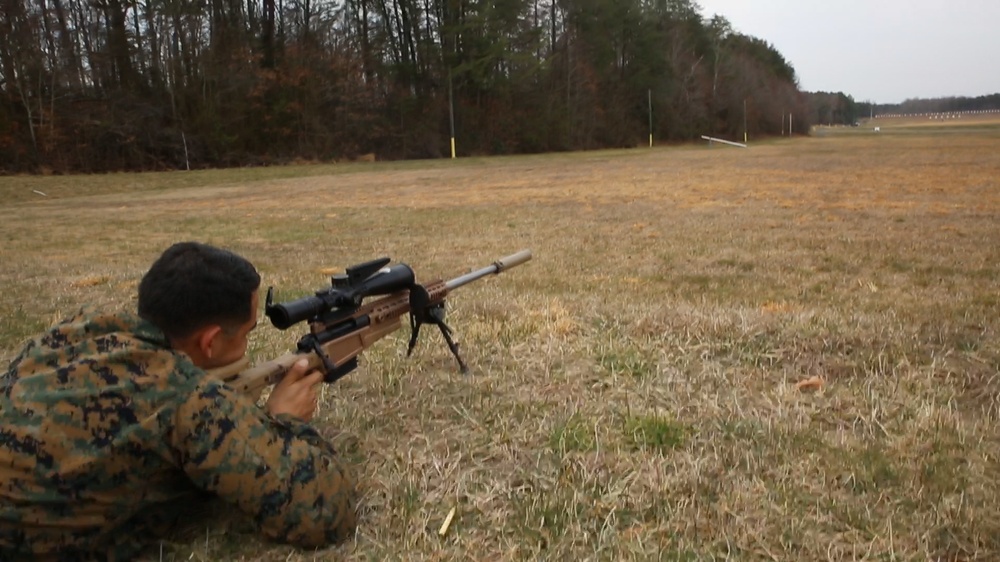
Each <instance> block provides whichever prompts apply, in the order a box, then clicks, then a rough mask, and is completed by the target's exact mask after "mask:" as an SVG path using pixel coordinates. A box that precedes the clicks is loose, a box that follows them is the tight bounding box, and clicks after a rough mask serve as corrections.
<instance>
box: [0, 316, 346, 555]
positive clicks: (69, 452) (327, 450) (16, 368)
mask: <svg viewBox="0 0 1000 562" xmlns="http://www.w3.org/2000/svg"><path fill="white" fill-rule="evenodd" d="M353 488H354V486H353V483H352V481H351V480H350V478H349V476H348V475H347V473H346V471H345V470H344V469H343V467H342V466H341V465H340V464H339V463H338V461H337V459H336V458H335V457H334V452H333V448H332V447H331V446H330V445H329V444H328V443H327V442H326V441H325V440H324V439H322V438H321V437H320V436H319V434H317V433H316V432H315V430H313V429H312V428H311V427H309V426H308V425H306V424H305V423H302V422H300V421H298V420H296V419H294V418H292V417H288V416H284V415H282V416H278V417H277V418H273V417H270V416H268V415H267V414H266V413H265V412H264V411H263V410H262V409H261V408H260V407H258V406H257V405H256V404H254V403H253V402H251V401H250V400H249V399H248V398H246V397H245V396H243V395H242V394H239V393H237V392H236V391H235V390H233V389H231V388H229V387H228V386H226V385H224V384H222V383H221V382H219V381H217V380H213V379H209V378H208V377H207V376H206V375H205V373H204V371H202V370H201V369H199V368H197V367H196V366H195V365H194V364H192V363H191V361H190V359H189V358H188V357H187V356H186V355H185V354H182V353H179V352H174V351H171V350H170V349H169V346H168V344H167V340H166V338H165V337H164V335H163V334H162V332H160V331H159V330H158V329H157V328H156V327H154V326H153V325H151V324H149V323H148V322H145V321H143V320H141V319H139V318H138V317H136V316H134V315H131V314H116V315H110V314H108V315H101V314H96V313H94V312H92V311H88V310H84V311H81V312H80V313H79V314H78V315H76V316H75V317H73V318H70V319H68V320H66V321H64V322H62V323H60V324H58V325H56V326H54V327H53V328H52V329H50V330H49V331H48V332H46V333H44V334H43V335H41V336H40V337H38V338H36V339H34V340H32V341H30V342H29V343H28V344H27V346H26V347H25V348H24V350H23V351H22V352H21V353H20V355H18V356H17V358H15V359H14V361H13V362H12V363H11V365H10V367H9V369H8V371H7V372H6V373H5V374H3V375H0V560H8V559H19V558H25V559H43V558H52V559H79V558H81V557H91V556H93V557H99V558H101V559H112V560H115V559H127V558H129V557H131V556H133V555H135V554H136V553H137V552H138V551H139V549H141V547H142V546H143V544H144V543H147V542H150V541H151V540H152V537H151V535H155V533H157V532H159V531H160V530H162V529H163V528H164V526H166V525H170V524H172V523H173V522H174V520H175V519H176V518H177V517H178V516H180V514H182V513H184V512H183V507H184V505H185V504H186V503H187V502H189V501H190V500H191V498H193V497H194V496H197V495H203V494H204V492H210V493H213V494H216V495H218V496H219V497H221V498H222V499H224V500H226V501H227V502H230V503H231V504H234V505H235V506H238V508H239V509H240V510H242V511H243V512H245V513H247V514H248V515H249V516H250V517H251V518H252V519H253V521H254V522H255V524H256V525H257V526H258V527H259V529H260V531H261V532H262V533H263V534H264V535H265V536H266V537H268V538H270V539H272V540H276V541H279V542H286V543H291V544H295V545H298V546H306V547H313V546H320V545H323V544H327V543H330V542H334V541H337V540H341V539H343V538H345V537H347V536H349V535H350V534H351V533H352V532H353V530H354V526H355V513H354V507H353V505H352V504H353Z"/></svg>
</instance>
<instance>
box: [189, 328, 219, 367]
mask: <svg viewBox="0 0 1000 562" xmlns="http://www.w3.org/2000/svg"><path fill="white" fill-rule="evenodd" d="M221 333H222V326H219V325H218V324H211V325H208V326H205V327H204V328H202V329H201V330H199V331H198V335H197V338H196V340H195V343H196V344H197V346H198V351H200V352H201V354H202V356H203V357H205V358H207V359H211V358H212V355H213V354H214V352H215V350H214V348H215V346H216V345H217V342H218V340H219V334H221Z"/></svg>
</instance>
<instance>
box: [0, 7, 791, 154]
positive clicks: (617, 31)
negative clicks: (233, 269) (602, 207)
mask: <svg viewBox="0 0 1000 562" xmlns="http://www.w3.org/2000/svg"><path fill="white" fill-rule="evenodd" d="M699 10H700V8H699V7H698V5H697V4H696V3H695V2H694V1H692V0H490V1H487V0H345V1H335V0H199V1H196V2H194V1H191V0H0V171H3V172H8V173H9V172H21V171H29V172H37V171H53V172H95V171H108V170H150V169H183V168H185V167H191V168H195V167H217V166H236V165H261V164H270V163H278V162H286V161H289V160H293V159H308V160H324V161H326V160H332V159H343V158H351V157H356V156H358V155H362V154H368V153H375V154H377V155H378V157H379V158H382V159H398V158H428V157H441V156H447V155H448V153H449V150H450V149H449V137H450V136H451V127H452V122H453V123H454V125H453V126H454V130H455V136H456V138H457V141H458V142H457V148H458V153H459V155H469V154H505V153H525V152H541V151H558V150H575V149H591V148H602V147H625V146H635V145H639V144H642V143H645V142H647V139H648V135H649V132H650V128H652V132H653V134H654V136H655V138H656V139H657V140H659V141H665V140H680V139H690V138H696V137H697V136H698V135H702V134H714V135H719V136H729V137H734V138H741V137H742V136H743V133H744V130H747V131H749V134H750V135H751V136H763V135H776V134H780V133H781V132H782V131H783V130H784V129H785V128H786V127H787V125H786V123H787V122H788V119H787V117H788V116H789V115H793V116H794V119H792V120H791V121H792V122H793V123H794V124H795V127H796V130H797V132H800V133H802V132H806V131H807V130H808V126H809V120H808V105H807V103H806V101H805V99H804V98H803V96H802V95H801V94H800V92H799V91H798V88H797V84H796V78H795V72H794V70H793V69H792V67H791V66H790V65H789V64H788V63H787V62H786V61H785V59H784V58H783V57H782V56H781V54H780V53H778V52H777V51H776V50H775V49H774V48H773V47H772V46H771V45H769V44H768V43H766V42H765V41H762V40H760V39H757V38H754V37H749V36H745V35H741V34H739V33H736V32H734V31H733V29H732V28H731V26H730V25H729V23H728V22H727V21H726V20H725V19H724V18H721V17H718V16H716V17H714V18H711V19H705V18H703V17H702V15H701V14H700V11H699ZM650 107H651V108H652V111H651V112H650ZM451 108H453V110H452V109H451Z"/></svg>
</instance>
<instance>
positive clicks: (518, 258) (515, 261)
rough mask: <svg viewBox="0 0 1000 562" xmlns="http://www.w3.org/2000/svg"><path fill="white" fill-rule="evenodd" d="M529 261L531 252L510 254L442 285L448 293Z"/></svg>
mask: <svg viewBox="0 0 1000 562" xmlns="http://www.w3.org/2000/svg"><path fill="white" fill-rule="evenodd" d="M530 259H531V250H521V251H520V252H518V253H516V254H511V255H509V256H507V257H505V258H500V259H498V260H497V261H495V262H493V264H492V265H488V266H486V267H484V268H482V269H477V270H476V271H473V272H472V273H466V274H465V275H461V276H459V277H456V278H454V279H452V280H450V281H448V282H446V283H445V284H444V286H445V287H446V288H447V289H448V290H449V291H450V290H452V289H456V288H458V287H461V286H462V285H465V284H467V283H472V282H473V281H475V280H476V279H480V278H482V277H485V276H487V275H490V274H496V273H500V272H502V271H506V270H508V269H510V268H512V267H515V266H518V265H521V264H522V263H524V262H526V261H528V260H530Z"/></svg>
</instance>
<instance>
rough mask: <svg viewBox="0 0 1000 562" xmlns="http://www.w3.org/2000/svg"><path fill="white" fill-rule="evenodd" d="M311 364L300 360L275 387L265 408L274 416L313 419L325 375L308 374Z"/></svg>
mask: <svg viewBox="0 0 1000 562" xmlns="http://www.w3.org/2000/svg"><path fill="white" fill-rule="evenodd" d="M308 368H309V362H308V361H306V360H305V359H300V360H298V361H297V362H296V363H295V364H294V365H292V368H291V369H288V372H287V373H285V376H284V378H282V379H281V381H280V382H278V384H276V385H274V390H272V391H271V396H270V397H268V399H267V404H266V405H265V406H264V408H265V409H266V410H267V413H269V414H271V415H272V416H277V415H278V414H291V415H293V416H295V417H297V418H299V419H301V420H303V421H309V420H311V419H312V417H313V414H315V413H316V400H317V398H318V393H319V383H320V382H322V381H323V373H322V372H320V371H317V370H313V371H311V372H309V374H306V369H308Z"/></svg>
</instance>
